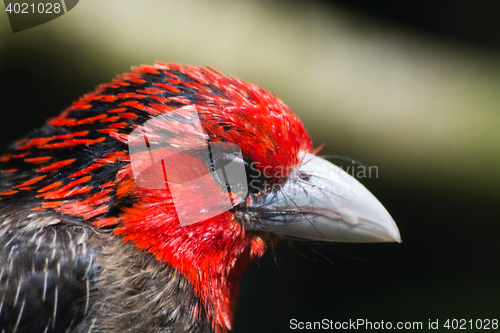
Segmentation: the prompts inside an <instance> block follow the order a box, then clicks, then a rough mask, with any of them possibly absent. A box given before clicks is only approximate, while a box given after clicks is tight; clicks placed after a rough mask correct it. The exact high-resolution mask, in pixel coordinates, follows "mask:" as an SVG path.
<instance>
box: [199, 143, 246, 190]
mask: <svg viewBox="0 0 500 333" xmlns="http://www.w3.org/2000/svg"><path fill="white" fill-rule="evenodd" d="M209 155H210V158H209V160H207V168H208V169H209V170H210V173H211V174H212V178H213V179H214V181H215V182H216V183H217V184H218V185H219V186H221V188H224V189H225V190H227V191H228V192H231V193H233V194H236V195H238V196H240V197H241V199H244V198H245V197H246V195H247V194H248V184H247V175H246V172H245V161H244V160H243V157H242V155H241V150H240V148H239V147H238V146H237V145H235V144H233V143H229V142H211V143H210V144H209Z"/></svg>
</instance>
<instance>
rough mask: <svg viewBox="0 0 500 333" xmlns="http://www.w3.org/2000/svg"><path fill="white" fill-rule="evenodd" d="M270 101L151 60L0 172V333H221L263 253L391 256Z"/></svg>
mask: <svg viewBox="0 0 500 333" xmlns="http://www.w3.org/2000/svg"><path fill="white" fill-rule="evenodd" d="M320 149H321V146H320V147H317V148H314V147H313V141H312V135H310V134H309V132H308V131H307V130H306V129H305V127H304V124H303V123H302V121H301V120H300V119H299V117H298V116H297V115H295V114H294V113H293V112H292V111H291V110H290V108H289V107H288V106H287V105H286V104H285V103H284V102H282V101H281V100H280V99H279V98H278V97H277V96H276V95H275V94H271V93H269V92H267V91H265V90H264V89H262V88H260V87H258V86H256V85H253V84H250V83H247V82H245V81H243V80H241V79H238V78H235V77H232V76H229V75H224V74H222V73H220V72H218V71H217V70H215V69H214V68H211V67H195V66H189V65H179V64H175V63H164V62H155V63H154V64H153V65H141V66H137V67H132V70H131V71H130V72H129V73H125V74H122V75H119V76H117V77H116V78H114V79H113V80H112V81H111V82H110V83H107V84H102V85H100V86H98V87H97V88H96V90H95V91H94V92H91V93H87V94H85V95H83V96H82V97H81V98H80V99H78V100H76V101H74V102H73V103H72V104H71V105H70V106H69V107H68V108H66V109H65V110H63V111H62V113H60V114H59V115H57V116H55V117H53V118H50V119H48V120H47V121H46V124H45V125H44V126H43V127H41V128H38V129H35V130H33V131H32V132H30V133H29V134H28V135H27V136H25V137H24V138H22V139H19V140H17V141H15V142H14V143H13V144H12V145H11V146H9V147H8V149H7V150H6V152H5V154H4V155H2V157H1V158H0V332H2V333H23V332H45V333H47V332H72V333H90V332H108V333H113V332H120V333H123V332H158V333H161V332H171V333H178V332H214V333H224V332H228V331H230V330H231V329H232V327H233V317H234V312H235V309H236V304H237V298H238V293H239V282H240V278H241V277H242V274H243V272H244V271H245V269H246V268H247V266H248V265H249V264H250V263H251V262H253V261H255V260H256V259H257V258H258V257H261V256H262V255H264V253H265V252H266V249H267V248H268V247H269V246H270V245H272V244H274V243H276V242H277V241H278V239H283V238H285V239H292V240H293V239H304V240H312V241H325V242H400V241H401V237H400V234H399V230H398V228H397V226H396V224H395V222H394V220H393V219H392V217H391V216H390V214H389V213H388V212H387V210H386V209H385V208H384V206H383V205H382V204H381V203H380V202H379V201H378V200H377V199H376V198H375V197H374V196H373V195H372V194H371V193H370V192H369V191H368V190H367V189H366V188H365V187H364V186H363V185H361V184H360V183H359V182H358V181H357V180H356V179H354V177H352V176H350V175H349V174H348V173H346V172H344V171H342V170H341V168H339V167H338V166H336V165H334V164H333V163H331V162H329V161H327V160H326V159H323V158H322V157H320V156H318V152H319V150H320Z"/></svg>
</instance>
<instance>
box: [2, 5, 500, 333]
mask: <svg viewBox="0 0 500 333" xmlns="http://www.w3.org/2000/svg"><path fill="white" fill-rule="evenodd" d="M293 5H300V6H307V2H305V1H300V0H295V1H292V2H290V3H288V2H287V3H285V2H283V3H281V2H278V3H276V4H275V6H278V7H279V6H293ZM314 5H315V6H324V7H325V8H330V9H332V8H333V9H334V10H337V9H338V10H340V11H342V12H347V13H348V14H349V15H352V16H354V17H362V18H366V19H367V20H370V21H374V22H378V23H381V24H389V25H390V26H391V27H393V28H394V29H398V30H401V31H405V33H406V32H407V33H410V34H415V35H418V36H423V38H431V39H437V40H440V41H442V42H443V43H447V44H452V45H456V46H458V47H460V48H465V49H471V50H475V51H477V52H493V53H492V54H494V55H495V56H497V55H498V53H496V52H497V51H498V50H499V49H500V2H498V1H476V2H473V1H465V0H461V1H452V0H445V1H439V2H437V1H396V0H381V1H369V0H366V1H365V0H351V1H348V0H337V1H316V2H315V3H314ZM77 11H78V6H77V7H76V8H75V9H74V10H73V11H72V14H73V15H77V14H78V13H77ZM1 15H3V14H1V13H0V16H1ZM2 19H5V18H2ZM89 24H91V23H89ZM41 29H42V28H41ZM1 33H2V34H3V36H4V37H5V38H6V39H8V40H9V41H8V42H6V43H5V44H4V45H7V46H8V47H2V48H1V49H0V96H1V98H2V100H1V103H0V111H1V115H2V124H3V128H2V131H0V146H1V147H6V146H7V145H8V144H9V143H10V142H12V141H13V140H15V139H18V138H20V137H22V136H23V134H24V133H26V132H28V131H29V130H31V129H33V128H35V127H38V126H41V125H42V124H43V123H44V121H45V119H46V118H48V117H50V116H54V115H56V114H57V113H59V112H60V110H62V109H64V108H65V107H66V106H68V105H69V104H70V103H71V101H72V100H74V99H76V98H78V97H79V96H80V95H82V94H83V93H84V92H87V91H91V90H92V89H93V88H94V87H95V86H96V85H97V84H99V83H101V82H103V81H107V80H109V78H110V77H112V76H113V75H114V74H116V70H115V69H114V68H113V70H110V71H109V72H92V68H93V61H97V60H95V59H94V58H92V54H93V52H95V50H87V52H88V55H87V53H85V52H84V53H82V49H81V47H80V46H79V43H78V42H75V43H73V44H64V43H62V42H61V41H60V40H58V38H57V36H53V35H51V34H44V30H41V31H40V32H37V33H38V34H39V36H40V39H37V38H36V33H35V32H32V35H27V34H25V35H21V34H22V32H21V33H19V35H16V36H15V38H14V37H12V36H11V35H9V34H12V32H9V31H7V30H4V31H2V32H1ZM118 33H119V32H118ZM33 34H35V37H33ZM6 36H7V37H6ZM27 36H30V37H27ZM86 42H87V43H89V41H86ZM277 42H278V43H279V41H277ZM91 43H92V42H91V41H90V45H91ZM131 47H133V45H131ZM270 52H272V50H271V51H270ZM155 58H156V57H155ZM162 60H166V61H168V59H162ZM101 65H103V66H105V65H106V64H101ZM130 65H135V64H133V63H131V64H130ZM125 70H127V69H126V68H123V69H121V71H125ZM83 72H86V73H85V75H83V74H82V73H83ZM243 79H245V77H243ZM257 83H258V82H257ZM285 102H286V100H285ZM493 112H500V110H499V109H497V110H493ZM306 125H308V124H307V123H306ZM313 127H314V125H313ZM498 130H499V131H500V128H499V129H498ZM318 136H319V137H321V133H319V135H318ZM396 140H397V138H396ZM315 143H316V144H320V143H321V142H315ZM328 152H329V151H328V149H327V151H326V153H328ZM342 152H343V153H345V154H347V155H350V156H355V157H356V158H357V159H358V160H361V161H364V158H363V154H362V151H361V152H358V151H349V149H348V148H346V149H344V150H342ZM467 158H468V157H467V155H464V156H463V159H464V160H466V159H467ZM390 163H391V162H390V161H380V163H379V164H380V169H381V170H383V168H384V167H387V168H386V169H385V170H387V169H388V170H391V165H390ZM418 167H419V166H418V165H415V169H418ZM480 167H481V166H480V165H478V168H480ZM438 169H439V168H437V170H438ZM488 172H493V173H494V172H495V171H491V170H489V171H488ZM496 172H498V170H497V171H496ZM387 177H388V178H389V179H387V180H386V179H384V178H383V177H380V178H379V179H365V180H362V182H363V183H364V184H365V185H366V186H367V187H368V188H369V189H370V191H371V192H372V193H374V194H375V195H376V196H377V198H379V199H380V201H381V202H382V203H383V204H384V205H385V207H386V208H387V210H388V211H389V212H390V213H391V215H392V216H393V218H394V220H395V221H396V222H397V224H398V226H399V227H400V231H401V235H402V239H403V243H402V244H334V245H326V246H325V245H323V244H311V243H303V242H296V243H293V244H288V243H287V242H281V243H280V244H279V245H278V246H277V247H276V248H275V249H270V251H268V253H267V255H266V256H265V257H264V258H262V259H261V260H259V261H258V263H255V264H253V265H251V267H250V268H249V269H248V271H247V272H246V274H245V276H244V278H243V281H242V290H241V296H240V301H239V307H238V310H237V313H236V320H235V325H234V326H235V330H234V332H288V331H290V330H289V328H288V323H289V320H290V319H291V318H296V319H297V320H299V321H315V320H316V321H317V320H321V319H323V318H328V319H332V320H335V321H345V320H349V319H353V320H355V319H358V318H362V319H369V320H372V321H380V320H384V321H393V322H394V323H395V322H397V321H421V322H423V323H424V328H426V327H427V321H428V319H431V320H436V319H439V320H440V322H441V323H443V322H444V320H446V319H448V318H450V319H453V318H456V319H462V318H463V319H467V320H468V319H485V318H490V319H493V318H497V319H498V318H499V317H500V311H499V310H500V306H499V304H500V267H499V262H500V242H499V236H500V223H499V221H500V214H499V213H500V210H499V202H500V200H499V199H500V196H499V194H498V191H495V190H494V188H493V189H492V188H485V190H484V192H482V191H481V190H479V191H477V190H475V191H473V192H470V191H468V190H467V188H465V189H461V190H457V188H458V187H453V186H449V184H448V183H440V182H439V179H440V174H439V173H438V172H437V171H436V174H435V175H432V174H431V176H430V178H431V179H430V180H429V175H428V174H425V175H422V177H421V179H420V178H418V175H417V176H415V177H416V179H417V180H416V182H418V183H419V185H418V186H413V184H414V182H408V183H405V182H404V181H403V182H401V181H399V178H398V179H391V178H390V176H387ZM412 177H414V176H412ZM496 179H498V177H495V178H494V179H493V180H492V181H496ZM461 181H462V179H459V178H457V182H461ZM497 190H498V188H497ZM441 330H443V329H442V326H441Z"/></svg>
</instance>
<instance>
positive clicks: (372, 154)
mask: <svg viewBox="0 0 500 333" xmlns="http://www.w3.org/2000/svg"><path fill="white" fill-rule="evenodd" d="M0 8H2V9H3V7H2V6H0ZM499 22H500V5H499V3H498V2H494V1H490V2H488V1H483V2H472V1H466V0H461V1H451V0H446V1H443V2H440V3H435V2H431V1H423V2H422V1H408V2H399V1H395V0H383V1H380V2H371V1H364V0H356V1H347V0H345V1H344V0H338V1H319V0H317V1H312V2H308V1H301V0H294V1H249V0H248V1H245V0H240V1H228V0H225V1H223V0H211V1H202V0H192V1H159V0H157V1H153V0H149V1H133V0H107V1H100V2H98V1H80V3H79V4H78V5H77V7H75V8H74V9H73V10H72V11H71V12H69V13H67V14H65V15H63V16H62V17H60V18H58V19H56V20H54V21H51V22H48V23H46V24H43V25H41V26H38V27H35V28H32V29H29V30H26V31H22V32H18V33H15V34H14V33H12V31H11V29H10V26H9V21H8V19H7V15H6V14H5V13H0V86H1V89H0V96H1V98H2V99H1V103H0V111H1V115H2V123H3V129H2V131H0V143H1V146H2V147H6V146H7V145H8V144H9V143H10V142H12V141H13V140H15V139H17V138H20V137H21V136H23V134H24V133H26V132H28V131H29V130H31V129H33V128H35V127H39V126H41V125H43V123H44V121H45V119H46V118H48V117H50V116H54V115H56V114H58V113H59V112H60V111H61V110H62V109H64V108H65V107H66V106H68V105H69V104H70V103H71V101H73V100H74V99H76V98H78V97H79V96H81V95H82V94H83V93H85V92H89V91H91V90H93V89H94V87H95V86H96V85H98V84H99V83H103V82H108V81H109V80H110V79H111V78H113V77H114V76H115V75H116V74H118V73H122V72H125V71H128V70H129V68H130V66H132V65H138V64H150V63H152V62H154V61H155V60H161V61H165V62H178V63H186V64H191V65H202V66H203V65H209V66H211V67H214V68H216V69H218V70H219V71H221V72H223V73H227V74H230V75H233V76H236V77H240V78H242V79H244V80H246V81H249V82H252V83H255V84H258V85H260V86H262V87H264V88H265V89H267V90H270V91H273V92H276V93H277V95H278V97H280V98H281V99H282V100H283V101H284V102H285V103H286V104H288V105H289V106H290V107H291V108H292V110H293V111H294V112H295V113H297V114H298V115H299V116H300V117H301V119H302V120H303V121H304V123H305V125H306V127H307V128H308V130H309V131H310V132H311V133H314V139H315V144H316V145H319V144H321V143H325V144H326V147H325V149H324V150H323V154H326V155H343V156H348V157H351V158H354V159H356V160H358V161H361V162H362V163H364V164H366V165H368V166H377V168H378V178H371V179H361V181H362V182H363V183H364V184H365V185H366V186H367V187H368V188H369V189H370V190H371V191H372V192H373V193H374V194H375V196H377V197H378V198H379V199H380V201H381V202H382V203H383V204H384V205H385V206H386V208H387V209H388V211H389V212H390V213H391V215H392V216H393V217H394V219H395V221H396V222H397V224H398V226H399V228H400V231H401V235H402V238H403V243H402V244H362V245H361V244H359V245H356V244H337V245H329V246H324V245H314V246H313V247H312V249H311V247H310V244H302V243H296V244H293V245H289V244H287V243H286V242H282V243H281V244H279V245H278V246H277V248H276V249H274V251H269V254H268V255H267V256H265V257H264V258H262V260H260V261H259V262H258V263H256V264H253V265H252V266H251V267H250V269H249V270H248V271H247V273H246V274H245V276H244V278H243V281H242V291H241V296H240V302H239V307H238V311H237V313H236V320H235V330H234V332H288V331H290V329H289V320H290V319H291V318H296V319H297V320H299V321H313V320H321V319H323V318H328V319H332V320H336V321H343V320H348V319H358V318H364V319H370V320H373V321H380V320H384V321H393V322H397V321H421V322H423V323H424V328H426V327H427V322H428V319H431V320H436V319H440V321H444V320H445V319H447V318H451V319H453V318H457V319H461V318H464V319H467V320H468V319H477V318H483V319H484V318H499V317H500V311H499V310H500V267H499V263H500V242H499V236H500V223H499V222H500V32H499V31H500V23H499Z"/></svg>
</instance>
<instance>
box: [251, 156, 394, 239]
mask: <svg viewBox="0 0 500 333" xmlns="http://www.w3.org/2000/svg"><path fill="white" fill-rule="evenodd" d="M279 185H280V186H276V185H275V186H274V191H271V192H270V193H268V194H265V195H260V196H254V197H252V200H251V203H250V205H249V207H248V214H250V216H251V218H252V220H253V221H254V222H255V223H252V228H253V229H256V230H262V231H268V232H272V233H275V234H278V235H284V236H290V237H296V238H304V239H311V240H319V241H331V242H363V243H376V242H401V236H400V234H399V230H398V227H397V226H396V223H395V222H394V220H393V219H392V217H391V216H390V215H389V213H388V212H387V210H386V209H385V208H384V206H382V204H381V203H380V202H379V201H378V200H377V199H376V198H375V197H374V196H373V194H371V193H370V192H369V191H368V190H367V189H366V188H365V187H364V186H363V185H361V183H360V182H358V181H357V180H356V179H355V178H354V177H352V176H351V175H349V174H348V173H346V172H344V171H343V170H342V169H341V168H339V167H337V166H336V165H334V164H332V163H330V162H328V161H326V160H324V159H322V158H320V157H317V156H315V155H312V154H309V153H306V154H305V157H304V159H303V162H302V163H301V164H300V165H299V166H298V167H297V168H296V169H295V170H294V171H293V172H292V173H291V174H290V175H289V177H288V179H287V181H286V182H284V183H283V184H279Z"/></svg>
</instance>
